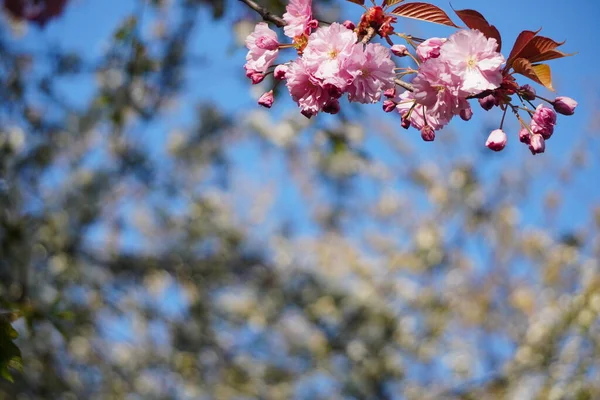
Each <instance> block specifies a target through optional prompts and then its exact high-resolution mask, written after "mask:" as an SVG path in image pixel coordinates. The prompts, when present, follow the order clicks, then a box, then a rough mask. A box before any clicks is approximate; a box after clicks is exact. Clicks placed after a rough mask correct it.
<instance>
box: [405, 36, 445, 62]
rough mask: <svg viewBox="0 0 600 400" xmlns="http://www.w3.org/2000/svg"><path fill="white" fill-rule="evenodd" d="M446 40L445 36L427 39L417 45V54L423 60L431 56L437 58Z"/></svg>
mask: <svg viewBox="0 0 600 400" xmlns="http://www.w3.org/2000/svg"><path fill="white" fill-rule="evenodd" d="M446 40H447V39H446V38H437V37H434V38H431V39H427V40H426V41H424V42H423V43H421V44H420V45H418V46H417V56H419V58H420V59H421V61H423V62H425V61H427V60H429V59H431V58H438V57H439V56H440V49H441V47H442V45H443V44H444V43H446ZM405 55H406V54H405Z"/></svg>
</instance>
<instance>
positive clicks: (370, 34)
mask: <svg viewBox="0 0 600 400" xmlns="http://www.w3.org/2000/svg"><path fill="white" fill-rule="evenodd" d="M376 33H377V31H376V30H375V28H373V27H372V26H370V27H369V28H368V29H367V34H366V35H365V36H363V38H362V40H361V41H360V42H361V43H362V44H367V43H369V42H370V41H371V39H373V37H375V34H376Z"/></svg>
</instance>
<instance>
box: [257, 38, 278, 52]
mask: <svg viewBox="0 0 600 400" xmlns="http://www.w3.org/2000/svg"><path fill="white" fill-rule="evenodd" d="M255 43H256V47H258V48H259V49H263V50H271V51H272V50H277V49H279V42H277V39H273V38H272V37H270V36H261V37H259V38H258V39H256V42H255Z"/></svg>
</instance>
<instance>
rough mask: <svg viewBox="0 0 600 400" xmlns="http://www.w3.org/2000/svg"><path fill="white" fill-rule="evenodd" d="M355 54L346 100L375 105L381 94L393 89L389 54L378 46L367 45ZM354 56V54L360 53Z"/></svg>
mask: <svg viewBox="0 0 600 400" xmlns="http://www.w3.org/2000/svg"><path fill="white" fill-rule="evenodd" d="M357 47H358V49H359V51H357V52H355V55H354V56H355V57H354V58H352V59H351V61H350V63H351V64H352V67H351V68H357V67H358V68H357V69H356V70H355V71H354V73H353V75H354V80H353V81H352V84H350V86H348V99H349V100H350V101H357V102H359V103H376V102H378V101H379V99H380V98H381V95H382V94H383V92H384V91H385V90H387V89H392V88H393V87H394V78H395V74H394V67H395V64H394V62H393V61H392V60H391V52H390V50H389V49H388V48H387V47H384V46H382V45H380V44H373V43H369V44H368V45H367V46H366V47H365V49H364V51H360V50H361V49H360V47H361V46H360V45H359V46H357ZM361 52H362V54H358V55H356V53H361Z"/></svg>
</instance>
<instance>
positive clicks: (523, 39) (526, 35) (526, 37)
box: [506, 29, 540, 69]
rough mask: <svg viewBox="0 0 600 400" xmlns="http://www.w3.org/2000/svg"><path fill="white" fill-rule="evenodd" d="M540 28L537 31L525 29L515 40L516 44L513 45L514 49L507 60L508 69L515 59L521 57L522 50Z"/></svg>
mask: <svg viewBox="0 0 600 400" xmlns="http://www.w3.org/2000/svg"><path fill="white" fill-rule="evenodd" d="M539 31H540V30H539V29H538V30H537V31H535V32H532V31H523V32H521V33H520V34H519V36H518V37H517V40H515V44H514V45H513V48H512V50H511V51H510V55H509V56H508V60H507V61H506V69H508V68H510V67H511V65H512V63H513V61H515V60H516V59H517V58H519V57H520V54H521V52H522V51H523V49H525V47H526V46H527V45H528V44H529V42H531V40H533V38H534V37H535V35H537V34H538V32H539Z"/></svg>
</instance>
